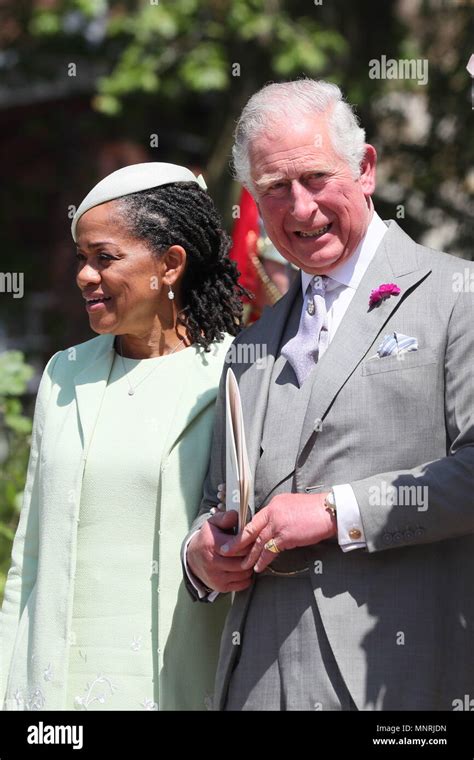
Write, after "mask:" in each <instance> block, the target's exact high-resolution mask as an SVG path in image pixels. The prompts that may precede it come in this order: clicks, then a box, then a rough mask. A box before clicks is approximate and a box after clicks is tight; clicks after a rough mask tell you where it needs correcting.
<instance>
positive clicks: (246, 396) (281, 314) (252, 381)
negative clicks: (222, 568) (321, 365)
mask: <svg viewBox="0 0 474 760" xmlns="http://www.w3.org/2000/svg"><path fill="white" fill-rule="evenodd" d="M300 294H301V275H300V274H299V273H298V275H297V277H295V279H294V281H293V282H292V284H291V286H290V289H289V290H288V292H287V293H286V295H284V296H283V298H281V299H280V300H279V301H278V302H277V303H276V304H275V306H273V307H271V308H270V307H269V308H268V309H267V310H266V311H265V312H264V313H263V314H262V316H261V318H260V320H259V322H257V323H256V324H255V330H256V334H255V335H254V336H252V338H251V339H250V340H249V342H250V343H251V344H253V345H255V344H258V343H261V345H262V346H264V348H265V351H266V355H265V357H264V358H263V359H262V362H261V363H260V362H259V363H255V362H254V363H253V364H251V365H250V366H249V367H245V369H244V371H243V373H242V374H241V376H240V378H239V388H240V393H241V397H242V411H243V417H244V425H245V432H246V435H247V451H248V455H249V465H250V472H252V473H253V476H254V477H255V471H256V468H257V464H258V460H259V458H260V444H261V442H262V435H263V424H264V421H265V414H266V410H267V404H268V394H269V391H270V380H271V377H272V371H273V366H274V364H275V358H276V356H277V355H278V349H279V346H280V341H281V338H282V335H283V332H284V330H285V326H286V322H287V319H288V317H289V314H290V311H291V308H292V306H293V302H294V300H295V298H297V297H298V296H299V295H300ZM242 342H244V341H242ZM262 367H263V369H262ZM252 507H253V504H252Z"/></svg>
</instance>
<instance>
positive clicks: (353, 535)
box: [349, 528, 362, 541]
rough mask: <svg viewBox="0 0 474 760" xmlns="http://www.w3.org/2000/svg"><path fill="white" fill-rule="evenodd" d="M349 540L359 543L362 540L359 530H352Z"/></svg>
mask: <svg viewBox="0 0 474 760" xmlns="http://www.w3.org/2000/svg"><path fill="white" fill-rule="evenodd" d="M349 538H352V540H353V541H359V539H361V538H362V533H361V531H360V530H359V528H351V529H350V531H349Z"/></svg>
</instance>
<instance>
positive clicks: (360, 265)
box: [301, 211, 388, 297]
mask: <svg viewBox="0 0 474 760" xmlns="http://www.w3.org/2000/svg"><path fill="white" fill-rule="evenodd" d="M387 230H388V227H387V225H386V224H385V223H384V222H383V221H382V219H381V218H380V216H379V215H378V214H377V212H376V211H374V213H373V215H372V219H371V220H370V222H369V226H368V227H367V232H366V233H365V235H364V237H363V238H362V240H361V241H360V243H359V245H358V246H357V248H356V249H355V251H354V253H353V254H352V256H349V258H348V259H345V261H343V262H341V264H339V266H337V267H336V268H335V269H333V271H332V272H331V273H330V274H329V275H328V276H329V277H331V279H333V280H335V281H336V282H337V283H338V284H339V285H345V286H346V287H349V288H353V289H354V290H356V289H357V286H358V285H359V283H360V281H361V279H362V276H363V275H364V273H365V270H366V269H367V267H368V266H369V264H370V262H371V261H372V259H373V257H374V255H375V251H376V250H377V248H378V247H379V245H380V242H381V240H382V238H383V236H384V235H385V233H386V232H387ZM313 277H314V275H312V274H308V272H303V271H302V270H301V286H302V289H303V297H304V295H305V293H306V290H307V288H308V285H309V283H310V282H311V280H312V278H313Z"/></svg>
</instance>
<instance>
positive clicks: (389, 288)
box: [369, 282, 400, 309]
mask: <svg viewBox="0 0 474 760" xmlns="http://www.w3.org/2000/svg"><path fill="white" fill-rule="evenodd" d="M399 293H400V288H399V287H398V285H395V283H394V282H389V283H386V284H385V285H379V286H378V288H375V290H373V291H372V292H371V294H370V298H369V308H370V309H371V308H372V307H373V306H377V305H378V304H379V303H381V301H385V300H386V299H387V298H390V296H398V294H399Z"/></svg>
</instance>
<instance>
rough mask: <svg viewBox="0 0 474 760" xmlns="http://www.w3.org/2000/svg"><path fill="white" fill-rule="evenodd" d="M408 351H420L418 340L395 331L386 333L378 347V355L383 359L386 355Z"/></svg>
mask: <svg viewBox="0 0 474 760" xmlns="http://www.w3.org/2000/svg"><path fill="white" fill-rule="evenodd" d="M408 351H418V340H417V339H416V338H411V337H410V336H409V335H403V333H397V332H393V333H391V334H390V335H385V337H384V339H383V341H382V342H381V344H380V346H379V347H378V349H377V355H378V356H379V357H380V359H383V357H384V356H391V355H392V354H397V355H399V354H406V353H407V352H408Z"/></svg>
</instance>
